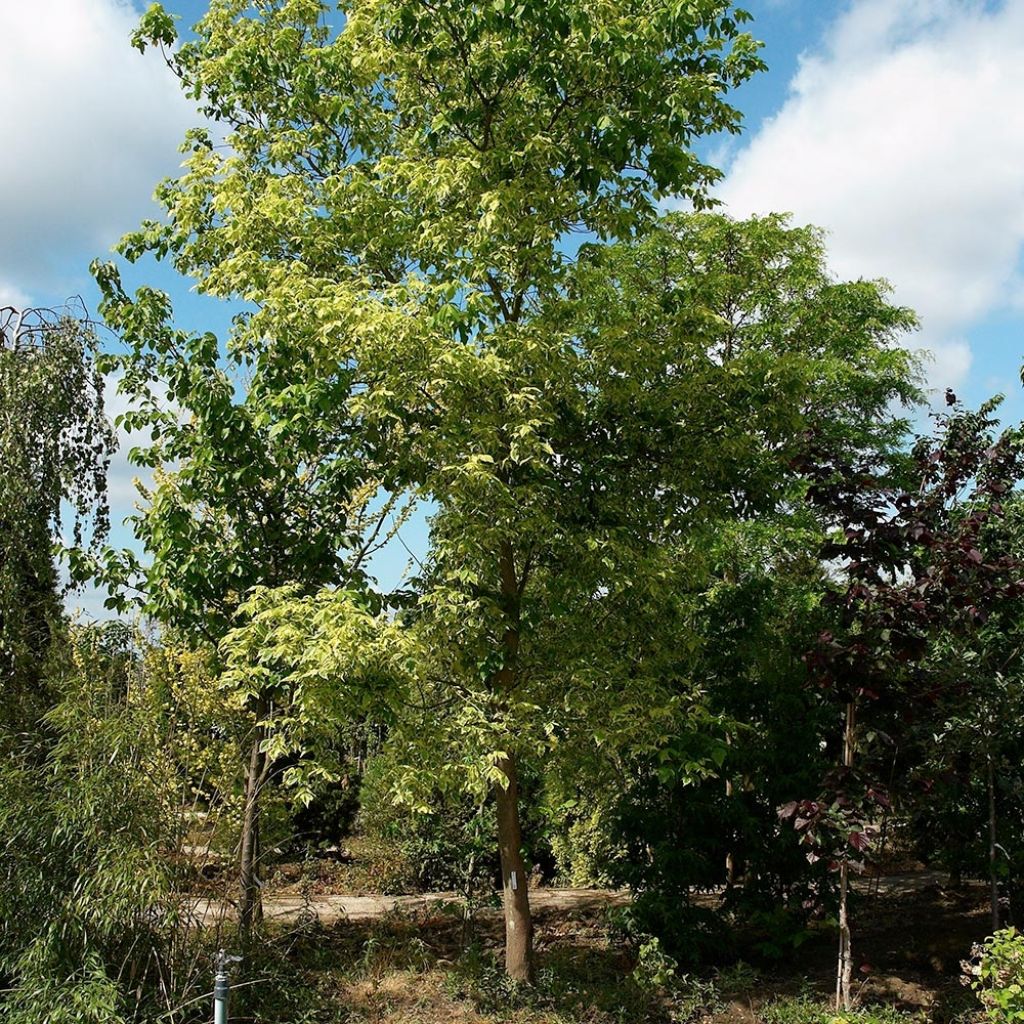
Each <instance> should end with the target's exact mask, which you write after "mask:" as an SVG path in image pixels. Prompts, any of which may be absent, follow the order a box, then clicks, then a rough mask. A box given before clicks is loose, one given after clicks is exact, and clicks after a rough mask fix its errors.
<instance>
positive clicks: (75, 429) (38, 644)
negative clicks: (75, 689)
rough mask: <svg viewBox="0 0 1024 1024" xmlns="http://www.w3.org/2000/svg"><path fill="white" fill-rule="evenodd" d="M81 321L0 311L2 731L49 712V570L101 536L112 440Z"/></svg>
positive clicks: (53, 604)
mask: <svg viewBox="0 0 1024 1024" xmlns="http://www.w3.org/2000/svg"><path fill="white" fill-rule="evenodd" d="M94 354H95V338H94V337H93V334H92V330H91V328H90V326H89V324H88V323H87V322H85V321H84V320H81V319H78V318H75V317H73V316H72V315H71V314H70V312H68V313H54V312H51V311H48V310H37V309H27V310H21V311H18V310H15V309H13V308H11V307H5V308H3V309H0V466H2V470H3V471H2V472H0V687H2V692H3V703H4V708H5V717H6V716H9V717H8V720H7V721H6V722H5V723H4V724H5V725H9V726H12V727H32V726H34V725H35V722H34V720H33V719H34V716H35V715H37V714H38V713H39V712H41V711H42V710H43V709H45V706H46V703H47V702H46V700H45V698H44V695H43V693H42V692H41V690H42V687H43V685H44V683H43V678H42V674H41V672H40V668H41V666H42V664H43V663H44V662H45V660H46V656H47V652H48V650H49V648H50V644H51V641H52V640H53V638H54V635H55V634H56V633H57V632H58V631H59V630H60V628H61V626H62V617H63V612H62V609H61V595H60V590H59V586H58V579H57V573H56V569H55V567H54V561H53V556H54V550H55V545H56V544H57V540H58V534H59V532H60V530H61V528H62V526H63V525H64V521H65V519H66V518H67V515H68V512H69V511H70V518H71V526H72V533H73V536H74V539H75V542H76V543H81V542H82V541H83V540H84V539H85V536H86V534H87V533H91V538H92V539H94V540H99V539H101V538H102V537H103V535H104V534H105V532H106V529H107V525H108V524H107V509H106V500H105V498H106V469H107V464H108V462H109V458H110V453H111V452H112V450H113V446H114V438H113V434H112V432H111V430H110V427H109V425H108V423H107V421H106V418H105V417H104V414H103V380H102V377H101V376H100V375H99V374H98V373H97V371H96V368H95V365H94Z"/></svg>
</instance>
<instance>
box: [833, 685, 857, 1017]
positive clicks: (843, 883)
mask: <svg viewBox="0 0 1024 1024" xmlns="http://www.w3.org/2000/svg"><path fill="white" fill-rule="evenodd" d="M856 714H857V711H856V706H855V705H854V703H853V701H850V702H849V703H848V704H847V705H846V728H845V730H844V732H843V765H844V766H845V767H847V768H852V767H853V756H854V753H855V751H856V737H857V733H856V726H857V719H856ZM849 896H850V858H849V857H848V856H847V854H846V851H845V850H844V852H843V859H842V863H841V866H840V868H839V961H838V964H837V967H836V1009H837V1010H844V1011H846V1010H849V1009H850V1007H851V1004H852V998H851V995H850V988H851V985H852V982H853V940H852V936H851V933H850V918H849Z"/></svg>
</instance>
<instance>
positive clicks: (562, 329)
mask: <svg viewBox="0 0 1024 1024" xmlns="http://www.w3.org/2000/svg"><path fill="white" fill-rule="evenodd" d="M768 317H771V319H767V318H768ZM911 323H912V320H911V318H910V317H909V315H908V314H907V313H906V311H905V310H901V309H898V308H895V307H891V306H889V305H888V304H887V303H886V301H885V299H884V296H883V294H882V293H881V291H880V290H879V288H878V287H877V286H875V285H870V284H865V283H857V284H852V285H840V284H834V283H832V282H830V281H829V279H828V277H827V275H826V273H825V270H824V266H823V256H822V250H821V243H820V240H819V238H818V236H817V234H816V233H815V232H813V231H807V230H793V229H789V228H787V227H786V226H785V224H784V222H783V221H781V220H780V219H778V218H771V219H768V220H765V221H760V220H754V221H750V222H744V223H739V224H737V223H734V222H732V221H730V220H728V219H727V218H724V217H712V216H707V215H705V216H696V217H676V218H672V219H670V220H669V221H668V222H666V223H665V224H664V225H662V226H660V227H659V228H657V229H656V230H653V231H652V233H651V235H650V237H649V238H647V239H645V240H644V241H643V242H641V243H639V244H636V245H632V244H623V245H621V246H619V247H612V248H611V249H607V248H598V249H593V250H587V251H586V252H585V253H584V254H583V255H582V256H581V258H580V261H579V263H578V265H577V267H576V268H574V271H573V274H572V275H571V276H570V278H569V279H568V282H567V288H566V294H565V298H564V301H562V302H555V301H554V300H551V301H550V302H549V303H548V305H547V308H546V311H545V314H544V316H543V317H542V316H541V315H538V318H537V320H536V321H535V324H534V329H535V331H536V335H535V338H536V339H539V340H534V341H533V343H532V344H522V345H519V346H516V347H510V348H509V349H508V350H506V351H504V352H503V354H502V357H501V360H500V361H499V360H498V358H497V357H496V356H494V355H493V354H489V355H488V357H487V358H485V357H484V356H482V355H480V354H478V353H477V354H474V353H473V352H469V353H468V354H467V355H466V356H465V359H466V361H467V363H468V362H469V360H476V362H477V363H478V367H477V373H475V374H473V375H470V374H469V373H468V372H467V373H466V374H465V375H459V376H458V377H455V376H451V377H448V378H445V379H443V380H442V379H438V378H437V377H436V376H435V377H433V378H426V377H423V378H421V379H420V381H419V383H417V380H416V378H415V377H414V376H413V375H414V374H415V373H424V374H426V373H427V372H428V370H427V368H426V367H419V366H417V364H416V361H415V359H414V358H413V357H412V356H409V354H408V352H407V350H405V349H401V350H399V351H398V352H396V359H400V358H401V357H402V355H403V354H405V355H406V356H407V358H405V359H404V360H403V361H402V368H401V372H402V373H403V374H404V376H403V377H402V378H399V377H398V374H399V372H400V369H399V367H394V368H393V369H391V370H390V375H389V376H388V378H387V382H388V384H389V387H388V388H387V389H386V392H385V393H382V392H383V391H384V388H383V383H382V382H381V381H375V382H374V383H373V385H372V386H370V387H368V388H367V391H366V392H365V393H364V394H362V395H360V396H359V397H358V405H359V408H360V409H361V410H363V411H364V414H366V415H369V414H370V413H371V412H373V413H374V415H375V416H376V417H378V418H380V417H382V416H383V413H382V412H381V409H382V408H383V410H384V412H387V413H388V414H389V418H390V420H391V422H392V423H393V424H395V427H394V429H395V430H396V431H397V430H401V429H402V427H403V426H404V425H405V423H407V422H408V419H409V418H411V419H413V421H415V420H416V419H417V418H419V419H421V421H422V422H423V423H425V424H426V423H428V422H429V421H430V418H432V419H433V422H432V423H431V424H430V426H429V429H428V428H427V427H424V429H423V430H422V432H421V433H417V434H415V435H414V436H410V435H409V434H408V433H406V432H403V433H402V442H403V448H402V454H401V455H399V456H397V457H399V458H408V459H409V460H410V461H414V462H418V463H419V464H420V465H425V466H434V467H436V469H435V470H434V471H433V473H432V474H431V475H430V476H429V477H427V478H426V479H425V481H424V483H423V485H422V486H423V487H424V488H425V489H428V493H430V494H431V495H432V496H434V497H435V498H436V499H437V500H438V502H439V504H440V509H439V511H438V512H437V514H436V515H435V517H434V519H433V524H432V537H431V549H430V554H429V556H428V559H427V562H426V565H425V566H424V573H423V579H422V582H421V588H422V596H421V598H420V600H419V602H418V604H417V605H416V606H415V608H413V609H410V610H409V611H407V612H406V613H404V614H403V615H402V616H400V617H399V619H398V620H397V621H395V622H392V623H389V624H388V627H387V628H388V630H389V632H390V633H391V634H392V635H393V636H394V637H395V641H394V642H393V643H391V644H386V645H385V646H389V647H391V648H392V649H395V650H398V649H400V648H399V643H398V639H399V638H402V639H404V641H405V643H406V645H407V646H406V647H405V648H404V653H403V656H402V658H401V659H400V663H396V664H394V665H393V667H392V669H391V670H390V671H391V672H392V674H393V676H394V678H395V679H396V680H399V679H400V680H401V685H400V687H399V688H398V689H396V690H395V691H394V696H393V697H392V700H393V704H392V714H393V718H394V723H395V725H394V731H393V733H392V736H391V744H392V747H393V749H395V750H397V753H396V754H395V760H396V761H397V762H398V763H399V764H400V765H403V766H405V767H404V770H402V771H400V772H399V773H398V777H397V778H396V788H397V790H398V792H399V794H400V795H401V796H402V797H403V798H404V799H407V800H409V801H410V802H413V803H415V802H417V801H423V800H424V799H425V794H428V793H430V792H432V791H434V790H435V789H437V788H438V787H442V788H445V787H450V788H452V789H460V790H462V791H463V792H465V791H469V792H472V793H474V794H475V795H476V796H477V797H480V796H482V795H484V794H485V793H486V792H487V791H488V790H490V791H491V792H492V793H493V796H494V800H495V804H496V809H497V814H498V823H499V850H500V853H501V859H502V865H503V874H504V877H505V878H506V880H507V881H506V901H507V906H508V905H511V909H512V911H513V914H511V915H510V927H509V929H508V933H509V939H510V942H509V947H508V952H509V954H510V956H509V959H510V961H511V963H510V967H511V968H512V969H515V965H516V964H518V963H521V962H522V961H523V960H527V959H528V955H529V938H530V932H529V917H528V913H527V910H528V894H527V891H526V886H525V884H524V880H525V879H526V877H527V870H526V866H525V860H524V858H523V853H522V849H523V847H524V845H527V843H528V839H527V840H526V842H525V843H524V837H523V836H522V834H521V826H520V806H519V801H518V800H517V799H516V797H517V793H516V789H515V788H514V787H513V785H512V783H513V782H516V781H517V780H518V778H519V775H520V770H521V768H522V767H523V766H524V765H526V766H530V767H535V768H536V769H537V770H538V773H539V774H541V775H542V776H543V775H546V774H549V773H550V772H551V771H552V765H553V764H556V763H559V762H560V753H561V752H563V751H569V752H570V754H569V756H566V757H565V758H564V759H562V761H561V763H564V764H566V765H568V764H569V763H573V764H575V765H578V764H579V763H581V762H580V759H579V758H576V759H574V758H573V757H572V753H571V752H574V751H575V752H580V751H582V750H586V749H588V748H589V749H590V750H594V749H595V748H596V749H598V750H600V749H602V748H603V749H604V750H605V751H608V752H612V751H615V752H626V756H630V757H633V758H636V759H642V758H644V757H648V758H650V759H652V760H654V761H655V762H656V763H658V764H660V766H661V768H662V769H664V770H666V771H674V772H676V773H678V776H679V778H680V779H682V778H684V777H687V778H689V779H700V778H704V777H706V776H707V775H708V774H709V773H713V772H714V771H715V768H716V765H717V764H720V763H721V762H720V757H718V755H719V754H720V753H721V752H723V751H724V736H725V732H724V730H723V729H722V728H721V723H720V722H717V721H716V720H715V719H714V718H713V716H711V715H709V714H708V713H707V711H706V710H705V707H704V703H705V700H704V695H703V693H702V686H701V685H700V680H699V677H696V676H695V673H694V671H693V670H694V667H695V662H694V659H693V658H692V657H689V656H688V652H689V653H692V650H693V648H695V647H697V646H699V644H700V637H699V635H698V634H697V632H696V630H695V623H696V621H697V616H695V615H694V610H693V601H692V598H691V595H692V594H693V593H694V591H695V590H696V591H697V592H700V589H701V587H699V586H698V582H699V583H703V582H704V581H705V580H706V574H707V565H706V563H707V558H706V556H705V554H704V548H705V547H706V545H707V542H708V538H709V536H710V535H711V534H712V532H713V531H714V530H716V529H721V528H722V526H723V523H725V522H731V521H733V520H735V519H736V518H740V519H743V518H755V517H757V516H758V515H763V516H773V515H775V516H780V517H783V516H784V510H785V509H786V508H787V506H788V505H789V504H790V503H792V502H794V501H796V502H798V501H799V498H800V487H801V482H800V478H799V475H798V474H797V473H796V472H794V471H791V470H790V468H789V467H790V466H791V465H792V464H793V463H794V460H795V459H796V457H797V456H798V455H799V454H800V453H801V452H802V451H803V448H804V445H805V443H806V442H805V440H804V439H805V436H806V434H807V433H808V431H809V430H811V429H812V428H815V429H817V430H818V431H820V432H821V433H822V434H823V436H825V437H827V438H828V440H829V442H830V443H831V444H833V445H834V447H836V449H837V450H849V451H851V452H852V451H857V450H860V448H862V447H864V446H879V445H880V446H881V447H882V449H883V451H884V449H885V446H886V445H887V444H888V443H890V441H891V439H894V438H897V437H899V436H900V424H899V422H898V421H894V420H891V419H890V418H889V417H888V415H887V412H886V410H887V407H888V405H889V403H890V402H891V401H892V400H893V399H900V398H902V399H907V400H909V399H911V398H913V396H914V394H915V388H914V384H913V374H914V363H913V360H912V359H911V357H910V356H909V355H908V354H907V353H906V352H905V351H903V350H902V349H899V348H898V347H897V346H896V345H895V342H894V339H895V336H896V335H897V334H898V333H899V332H900V331H901V330H903V329H906V328H907V327H908V326H910V324H911ZM460 358H461V357H460ZM398 381H400V382H401V384H402V387H401V389H399V388H398V386H397V383H396V382H398ZM431 386H432V387H433V394H432V395H429V393H428V398H424V397H420V398H418V399H417V397H416V396H417V395H421V396H422V394H423V392H424V391H426V390H427V389H428V387H431ZM428 401H429V404H427V403H428ZM417 402H418V403H419V404H418V405H417V404H416V403H417ZM378 403H379V404H378ZM385 403H388V404H385ZM390 403H394V406H391V405H390ZM467 435H468V438H467ZM467 450H468V453H469V454H467ZM400 464H401V463H400ZM794 518H799V513H796V514H795V515H794ZM325 600H327V601H329V602H330V601H331V600H332V598H331V596H330V595H326V596H325ZM269 607H271V608H273V603H271V604H270V606H269ZM338 608H339V613H340V614H339V616H338V618H337V620H336V624H335V625H334V626H333V627H332V626H330V625H325V624H324V622H325V620H324V619H323V617H321V616H318V615H314V614H313V612H312V610H311V609H310V608H309V607H308V606H294V607H292V608H289V604H288V600H287V596H286V597H285V602H284V607H283V608H279V609H278V610H277V611H276V612H275V613H274V614H276V615H278V616H279V617H281V618H282V619H283V620H285V621H287V622H288V623H289V626H288V627H287V628H285V629H282V630H276V631H271V632H270V633H261V636H262V639H261V641H260V643H259V644H258V645H257V646H258V648H259V649H262V650H265V651H267V652H268V656H270V657H274V658H280V659H281V661H280V664H283V666H284V670H285V671H286V672H289V673H290V674H291V676H292V678H293V680H294V681H295V682H296V683H299V682H301V680H302V679H305V678H307V677H308V675H309V673H311V672H313V673H319V674H329V671H335V672H337V673H338V674H339V675H340V676H343V677H344V676H346V675H347V674H348V671H347V670H346V667H345V663H344V662H343V661H342V662H339V661H337V659H336V655H335V654H334V653H333V652H334V651H335V650H336V649H342V650H344V649H346V645H345V644H343V643H338V642H337V641H336V633H337V631H338V629H339V628H340V625H339V623H344V622H346V621H348V619H347V618H346V615H345V609H344V604H343V603H342V604H341V605H339V606H338ZM266 622H267V623H268V624H270V625H272V623H271V622H270V619H269V615H268V617H267V618H266ZM296 623H298V624H300V626H301V624H303V623H306V624H308V625H307V626H306V628H305V629H300V630H299V631H298V632H296V630H295V628H294V624H296ZM286 649H287V651H286ZM332 659H334V660H333V661H332ZM331 665H333V669H330V670H329V669H328V668H327V667H326V666H331ZM708 729H710V730H712V736H711V737H709V736H704V735H702V733H704V732H705V731H707V730H708ZM714 732H718V733H719V737H718V738H717V740H716V739H713V738H712V737H713V735H714ZM520 908H527V909H522V910H521V909H520Z"/></svg>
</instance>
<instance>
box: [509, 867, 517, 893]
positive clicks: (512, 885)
mask: <svg viewBox="0 0 1024 1024" xmlns="http://www.w3.org/2000/svg"><path fill="white" fill-rule="evenodd" d="M508 886H509V888H510V889H511V890H512V891H513V892H515V891H516V889H518V888H519V884H518V882H516V873H515V872H514V871H510V872H509V876H508Z"/></svg>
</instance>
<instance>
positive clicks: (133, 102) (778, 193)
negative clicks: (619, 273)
mask: <svg viewBox="0 0 1024 1024" xmlns="http://www.w3.org/2000/svg"><path fill="white" fill-rule="evenodd" d="M165 6H166V7H167V8H168V10H171V11H173V12H176V13H179V14H181V15H182V26H183V27H187V26H188V25H190V24H191V23H193V22H194V21H195V20H196V18H197V17H198V16H199V15H200V14H201V13H202V9H203V6H204V4H203V3H202V2H201V0H165ZM744 6H745V7H746V8H747V9H748V10H749V11H750V13H751V14H752V15H753V22H752V24H751V26H750V29H751V31H752V32H753V34H754V35H755V36H756V37H757V38H758V39H760V40H762V41H763V42H764V44H765V45H764V49H763V51H762V55H763V57H764V58H765V60H766V62H767V64H768V67H769V70H768V71H767V72H765V73H763V74H761V75H759V76H757V77H756V78H755V79H754V80H752V81H751V82H749V83H748V84H746V85H745V86H743V87H742V88H741V89H740V90H738V91H737V92H736V93H735V94H734V95H733V97H732V100H733V103H734V104H735V105H736V106H737V107H738V108H739V109H740V110H742V111H743V112H744V115H745V127H744V131H743V133H742V134H741V135H740V136H739V137H730V138H727V139H715V140H711V141H709V142H708V143H707V144H706V145H705V146H704V149H703V150H702V155H704V156H705V157H706V158H707V159H710V160H711V161H712V162H713V163H715V164H716V166H718V167H720V168H721V169H722V170H723V171H724V178H723V181H722V182H721V184H720V185H719V186H718V188H717V190H716V192H717V197H718V198H719V199H720V200H721V201H722V203H723V204H724V209H725V210H726V211H727V212H729V213H731V214H733V215H734V216H737V217H740V216H747V215H750V214H754V213H766V212H769V211H780V212H783V211H784V212H789V213H791V214H792V216H793V219H794V222H795V223H799V224H805V223H812V224H816V225H818V226H819V227H821V228H823V229H824V230H825V231H826V232H827V238H828V250H829V262H830V265H831V267H832V269H833V271H834V272H835V274H836V275H838V276H840V277H843V278H858V277H867V278H885V279H886V280H888V281H889V282H890V283H891V285H892V288H893V291H894V295H895V298H896V300H897V301H899V302H901V303H903V304H906V305H909V306H912V307H913V308H914V309H915V310H916V311H917V312H918V314H919V316H920V318H921V322H922V329H921V331H920V333H918V334H917V335H915V336H914V337H912V338H911V339H909V341H908V344H909V345H910V346H911V347H914V348H918V349H922V350H924V351H926V352H927V353H928V355H929V358H930V363H929V366H928V378H929V385H930V386H931V387H932V388H934V389H935V392H936V394H941V392H942V390H943V389H944V388H946V387H953V388H954V389H956V390H957V392H958V393H959V394H960V395H961V397H963V398H964V399H965V400H966V401H968V402H971V403H977V402H979V401H981V400H983V399H984V398H986V397H988V396H990V395H992V394H994V393H997V392H999V393H1003V394H1006V395H1007V401H1006V403H1005V405H1004V411H1005V416H1006V418H1007V419H1014V420H1019V419H1021V418H1022V417H1024V391H1022V388H1021V385H1020V380H1019V372H1020V367H1021V363H1022V361H1024V262H1022V254H1024V0H998V2H992V0H990V2H984V0H747V2H746V3H745V4H744ZM140 11H141V5H136V4H135V3H133V2H132V0H32V2H31V3H18V2H14V0H0V38H2V39H3V40H4V61H3V62H0V125H3V129H2V133H3V145H2V146H0V231H2V233H0V306H2V305H7V304H14V305H18V306H24V305H29V304H31V305H42V306H53V305H59V304H61V303H62V302H64V301H65V300H66V299H68V298H70V297H73V296H81V297H82V298H83V299H84V301H85V303H86V304H87V306H88V307H89V308H90V309H95V307H96V302H97V298H98V296H97V292H96V289H95V287H94V285H93V284H92V282H91V279H90V277H89V273H88V265H89V262H90V261H91V260H92V259H93V258H94V257H96V256H104V255H106V254H108V253H109V251H110V249H111V247H112V245H113V244H114V243H115V242H116V240H117V239H118V238H119V237H120V235H121V234H123V233H124V232H125V231H128V230H130V229H131V228H133V227H134V226H136V225H137V223H138V222H139V221H140V220H141V219H142V218H143V217H147V216H155V215H156V214H157V212H158V211H157V209H156V207H155V206H154V204H153V203H152V200H151V195H152V191H153V187H154V185H155V184H156V182H157V181H158V180H159V179H160V178H162V177H164V176H167V175H171V174H174V173H175V171H176V169H177V167H178V164H179V162H180V159H181V157H180V155H179V153H178V151H177V147H178V144H179V142H180V140H181V137H182V135H183V133H184V131H185V129H186V128H187V127H189V126H190V125H192V124H194V123H197V117H196V114H195V112H194V110H193V109H192V108H191V106H190V104H189V102H188V101H186V100H185V99H184V98H183V97H182V96H181V94H180V92H179V90H178V88H177V83H176V81H175V80H174V78H173V76H172V75H171V73H170V72H169V71H168V69H167V68H166V67H165V66H164V64H163V63H162V61H161V60H160V58H159V55H157V54H155V53H153V52H149V53H147V54H145V55H141V54H139V53H138V52H137V51H136V50H134V49H132V48H131V46H130V45H129V41H128V40H129V35H130V33H131V31H132V29H133V27H134V25H135V24H136V22H137V19H138V16H139V13H140ZM125 279H126V284H128V285H133V284H136V283H142V282H143V281H145V282H146V283H148V284H152V285H155V286H157V287H160V288H163V289H164V290H166V291H167V292H169V293H170V295H171V296H172V298H173V300H174V304H175V308H176V311H177V315H178V320H179V323H180V324H181V325H182V326H185V327H189V328H193V329H202V330H214V331H216V332H219V333H223V332H224V330H225V328H226V326H227V323H228V321H229V319H230V316H231V313H232V310H231V309H230V307H228V306H226V305H224V304H221V303H217V302H214V301H212V300H209V299H204V298H203V297H201V296H197V295H196V294H195V293H194V292H192V291H191V289H190V284H189V282H187V281H183V280H181V279H180V278H177V277H176V276H175V275H174V273H173V271H171V270H169V269H168V268H166V267H161V266H158V265H156V264H154V263H145V264H142V265H139V266H137V267H135V268H131V270H130V271H128V272H126V274H125ZM107 343H108V344H116V340H115V339H108V341H107ZM109 407H110V410H111V412H112V413H113V414H116V413H117V412H118V411H119V410H120V409H121V408H123V403H122V401H121V400H120V399H119V398H117V397H116V396H114V395H112V396H111V398H110V403H109ZM132 442H133V439H132V438H130V437H124V438H122V448H121V452H120V453H119V454H118V455H117V456H116V457H115V459H114V462H113V465H112V467H111V475H110V481H109V483H110V499H111V506H112V516H113V520H114V523H115V529H114V531H113V536H112V540H113V542H114V543H116V544H124V543H129V542H130V539H131V538H130V532H129V531H128V530H127V529H126V528H125V527H123V526H121V525H120V523H121V521H122V520H123V519H124V517H125V515H127V514H129V512H130V511H131V507H132V504H133V500H134V486H133V483H132V480H133V477H134V476H135V474H136V470H134V469H133V468H132V467H131V466H130V465H129V464H128V462H127V459H126V457H125V453H126V451H127V449H128V448H129V447H130V446H131V444H132ZM409 529H410V530H411V532H412V534H413V535H412V536H410V537H409V538H407V539H408V540H409V541H410V542H411V545H412V546H413V547H414V548H415V547H416V546H417V545H418V544H421V543H422V536H423V526H422V523H421V522H420V523H414V524H412V525H411V526H410V528H409ZM404 564H405V555H404V552H396V553H395V554H392V555H386V556H385V557H384V558H383V560H382V561H381V562H380V564H379V571H380V575H381V579H382V582H385V580H386V581H387V582H392V581H393V580H394V578H395V576H396V575H397V574H398V573H399V572H400V571H401V567H402V566H403V565H404ZM72 604H73V605H75V606H78V607H81V608H82V609H83V610H84V611H85V612H86V613H91V614H101V612H100V601H99V598H98V596H97V595H96V594H95V593H92V592H85V593H83V594H79V595H77V596H76V597H74V598H73V599H72Z"/></svg>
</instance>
